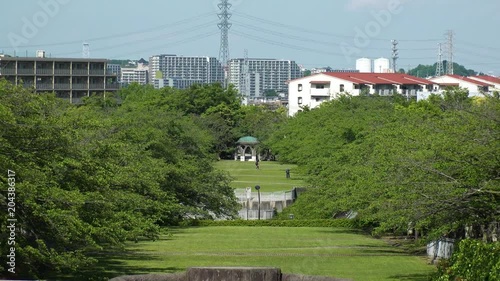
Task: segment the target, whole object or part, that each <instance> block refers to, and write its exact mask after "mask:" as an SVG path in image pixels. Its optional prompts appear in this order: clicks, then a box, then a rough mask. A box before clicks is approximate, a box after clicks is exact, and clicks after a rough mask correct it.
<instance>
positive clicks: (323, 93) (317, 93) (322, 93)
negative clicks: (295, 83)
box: [311, 88, 330, 97]
mask: <svg viewBox="0 0 500 281" xmlns="http://www.w3.org/2000/svg"><path fill="white" fill-rule="evenodd" d="M329 96H330V89H328V88H327V89H311V97H329Z"/></svg>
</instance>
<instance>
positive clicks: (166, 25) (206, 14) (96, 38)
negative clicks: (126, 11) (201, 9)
mask: <svg viewBox="0 0 500 281" xmlns="http://www.w3.org/2000/svg"><path fill="white" fill-rule="evenodd" d="M208 16H213V13H212V12H207V13H203V14H200V15H198V16H195V17H191V18H188V19H183V20H180V21H176V22H173V23H168V24H162V25H159V26H155V27H150V28H145V29H141V30H137V31H133V32H124V33H118V34H114V35H107V36H101V37H94V38H89V39H88V40H87V41H89V42H90V41H93V42H95V41H101V40H108V39H116V38H120V37H128V36H131V35H136V34H143V33H148V32H153V31H155V30H161V29H165V28H167V27H173V26H178V25H183V24H186V23H192V22H193V21H194V20H200V19H202V18H205V17H208ZM81 42H82V41H81V40H77V41H63V42H58V43H48V44H34V45H21V46H19V47H20V48H35V47H52V46H63V45H71V44H80V43H81ZM11 48H12V47H11V46H9V47H0V49H11Z"/></svg>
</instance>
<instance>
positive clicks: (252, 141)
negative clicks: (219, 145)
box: [237, 136, 259, 144]
mask: <svg viewBox="0 0 500 281" xmlns="http://www.w3.org/2000/svg"><path fill="white" fill-rule="evenodd" d="M237 143H247V144H257V143H259V140H258V139H257V138H254V137H251V136H246V137H242V138H240V139H239V140H238V141H237Z"/></svg>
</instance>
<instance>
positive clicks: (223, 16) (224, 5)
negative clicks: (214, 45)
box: [217, 0, 232, 68]
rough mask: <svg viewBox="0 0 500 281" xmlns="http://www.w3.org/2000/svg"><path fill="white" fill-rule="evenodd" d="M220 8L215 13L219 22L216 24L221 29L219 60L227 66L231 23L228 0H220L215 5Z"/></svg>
mask: <svg viewBox="0 0 500 281" xmlns="http://www.w3.org/2000/svg"><path fill="white" fill-rule="evenodd" d="M217 6H218V7H219V9H220V13H219V14H217V15H218V16H219V19H220V22H219V23H218V24H217V26H218V27H219V29H220V30H221V36H220V53H219V60H220V62H221V63H222V65H223V66H224V67H226V68H227V63H228V60H229V29H230V28H231V26H232V24H231V23H230V22H229V19H230V18H231V16H232V14H231V13H230V12H229V9H231V7H232V5H231V3H229V0H221V1H220V3H219V4H218V5H217Z"/></svg>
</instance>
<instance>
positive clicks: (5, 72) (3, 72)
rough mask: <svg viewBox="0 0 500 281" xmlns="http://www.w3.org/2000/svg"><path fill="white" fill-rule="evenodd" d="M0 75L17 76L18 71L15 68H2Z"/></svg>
mask: <svg viewBox="0 0 500 281" xmlns="http://www.w3.org/2000/svg"><path fill="white" fill-rule="evenodd" d="M0 75H16V69H14V68H2V69H0Z"/></svg>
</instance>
